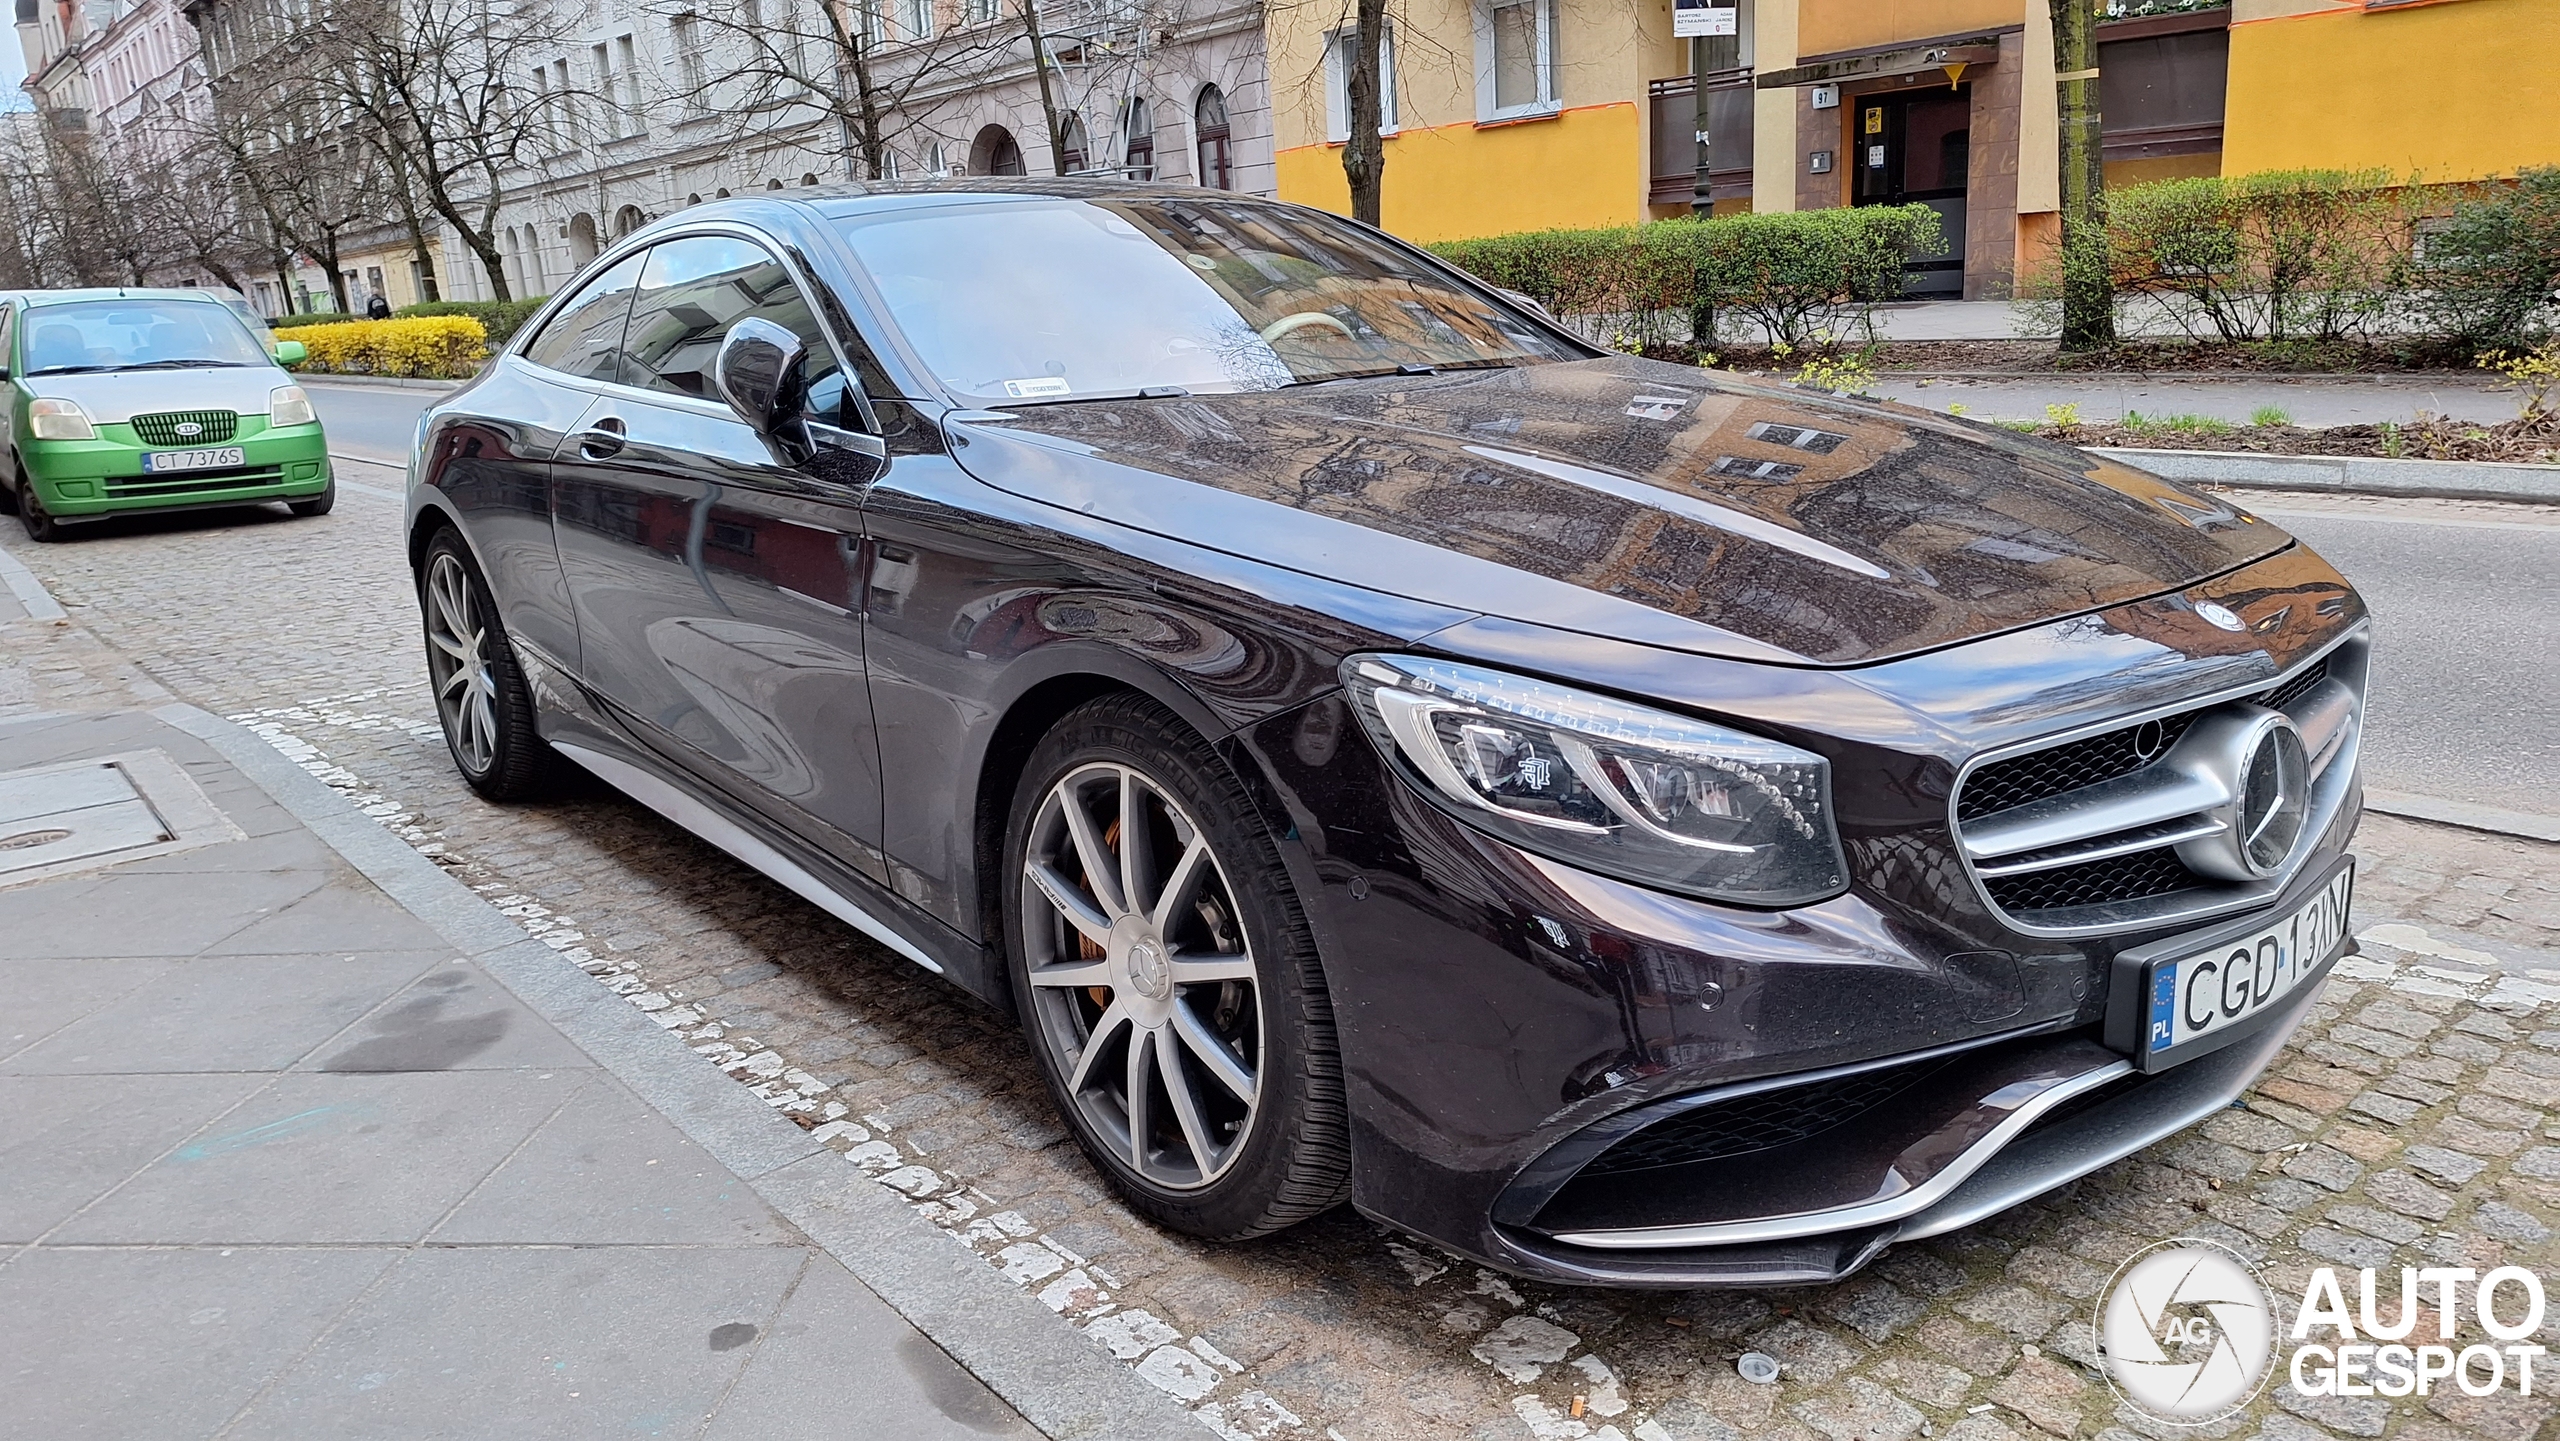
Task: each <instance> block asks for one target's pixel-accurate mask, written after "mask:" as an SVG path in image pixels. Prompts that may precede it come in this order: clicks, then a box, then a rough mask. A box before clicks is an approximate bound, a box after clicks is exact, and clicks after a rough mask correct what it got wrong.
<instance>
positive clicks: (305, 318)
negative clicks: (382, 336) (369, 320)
mask: <svg viewBox="0 0 2560 1441" xmlns="http://www.w3.org/2000/svg"><path fill="white" fill-rule="evenodd" d="M358 318H359V317H357V316H353V315H350V314H348V313H347V312H345V311H343V310H297V311H295V312H294V313H293V314H291V315H279V316H277V317H275V318H274V319H273V320H270V321H268V322H267V328H268V329H269V330H282V329H284V328H286V327H287V326H297V325H337V324H340V323H343V322H345V321H349V320H355V319H358Z"/></svg>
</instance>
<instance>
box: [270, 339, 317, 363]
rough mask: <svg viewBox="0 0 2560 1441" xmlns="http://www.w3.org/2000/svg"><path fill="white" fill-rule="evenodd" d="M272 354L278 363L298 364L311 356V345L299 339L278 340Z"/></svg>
mask: <svg viewBox="0 0 2560 1441" xmlns="http://www.w3.org/2000/svg"><path fill="white" fill-rule="evenodd" d="M274 354H275V357H276V364H278V365H300V364H301V363H302V362H304V361H306V360H309V359H310V358H311V347H310V346H307V345H305V344H303V343H302V342H301V341H299V340H279V341H277V342H276V343H275V351H274Z"/></svg>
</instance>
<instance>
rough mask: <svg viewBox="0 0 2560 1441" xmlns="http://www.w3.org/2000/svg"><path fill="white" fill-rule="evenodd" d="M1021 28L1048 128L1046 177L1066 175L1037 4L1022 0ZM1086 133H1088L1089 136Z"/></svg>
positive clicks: (1062, 128) (1063, 138) (1063, 133)
mask: <svg viewBox="0 0 2560 1441" xmlns="http://www.w3.org/2000/svg"><path fill="white" fill-rule="evenodd" d="M1022 28H1023V29H1024V30H1025V31H1026V32H1028V33H1029V35H1030V36H1031V68H1032V70H1033V71H1034V72H1036V73H1037V74H1038V75H1039V77H1040V118H1041V120H1042V122H1043V123H1045V124H1046V125H1047V126H1048V127H1049V173H1050V174H1052V175H1064V174H1066V173H1067V124H1066V121H1064V120H1063V119H1060V118H1059V115H1058V97H1057V95H1056V93H1055V92H1054V91H1052V90H1051V89H1050V86H1049V42H1048V41H1047V40H1046V39H1044V38H1042V36H1041V34H1040V0H1022ZM1088 133H1089V132H1088Z"/></svg>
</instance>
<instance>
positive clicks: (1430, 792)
mask: <svg viewBox="0 0 2560 1441" xmlns="http://www.w3.org/2000/svg"><path fill="white" fill-rule="evenodd" d="M1342 680H1343V684H1344V685H1345V686H1346V687H1348V688H1349V690H1350V692H1351V697H1352V701H1353V703H1354V705H1355V706H1356V707H1357V708H1358V710H1359V712H1360V719H1361V721H1362V723H1363V724H1364V725H1365V726H1366V727H1367V729H1368V732H1369V735H1370V738H1371V739H1372V740H1374V741H1375V742H1376V743H1377V746H1378V749H1379V750H1380V751H1382V752H1384V753H1385V754H1386V755H1387V757H1388V758H1389V760H1390V763H1400V765H1399V768H1400V769H1402V770H1403V771H1404V772H1405V774H1406V775H1408V776H1409V777H1411V778H1413V779H1414V780H1416V781H1417V782H1419V783H1420V785H1421V787H1422V791H1423V794H1425V795H1427V796H1429V797H1430V798H1431V799H1432V800H1434V801H1435V802H1437V803H1438V804H1439V805H1440V806H1441V807H1442V808H1443V809H1444V810H1447V811H1448V812H1450V813H1451V814H1452V815H1455V816H1456V817H1457V818H1459V819H1460V820H1463V821H1465V822H1467V823H1468V824H1470V825H1472V826H1475V827H1477V828H1478V829H1480V830H1484V831H1487V832H1490V833H1491V834H1493V835H1496V836H1499V837H1500V838H1502V839H1503V840H1506V841H1509V842H1511V843H1512V844H1514V845H1517V846H1519V847H1520V848H1521V849H1523V850H1529V851H1535V852H1537V853H1539V854H1541V855H1545V856H1552V857H1554V858H1555V859H1557V860H1560V861H1564V862H1566V863H1567V864H1570V865H1576V866H1581V867H1583V868H1585V869H1588V870H1594V871H1599V872H1602V873H1604V874H1607V875H1612V876H1617V877H1619V878H1621V879H1624V880H1631V881H1635V882H1638V883H1640V884H1643V885H1649V886H1657V887H1660V888H1662V889H1664V890H1670V891H1677V892H1680V893H1681V894H1684V895H1691V896H1697V897H1700V898H1702V899H1705V900H1714V901H1726V902H1731V903H1733V904H1737V905H1746V906H1799V905H1805V904H1808V903H1810V902H1813V901H1818V900H1822V899H1825V898H1826V897H1829V896H1832V895H1835V894H1837V893H1838V892H1839V891H1840V890H1841V889H1842V888H1843V887H1845V886H1846V885H1847V884H1848V868H1847V865H1846V863H1845V862H1844V861H1843V860H1842V857H1841V853H1840V842H1839V838H1838V836H1837V834H1836V833H1835V831H1834V829H1833V826H1832V817H1831V763H1830V762H1829V761H1827V760H1825V759H1824V758H1823V757H1821V756H1818V755H1815V754H1814V753H1812V752H1811V751H1806V750H1799V749H1797V748H1796V747H1794V746H1791V745H1787V744H1785V743H1784V742H1781V741H1774V740H1771V739H1769V738H1768V737H1766V736H1756V735H1750V734H1747V733H1745V732H1742V731H1737V730H1731V729H1728V728H1726V727H1724V726H1720V725H1714V724H1711V723H1709V722H1706V721H1702V720H1695V719H1692V718H1690V717H1688V716H1682V715H1674V714H1672V713H1670V712H1668V711H1660V710H1655V709H1653V708H1652V707H1650V706H1640V705H1634V704H1631V703H1629V702H1626V701H1622V700H1617V699H1615V698H1613V697H1609V696H1602V695H1593V694H1590V693H1588V692H1585V691H1578V690H1572V689H1568V688H1567V687H1564V686H1559V685H1550V684H1548V683H1547V682H1544V681H1537V680H1530V679H1528V678H1526V677H1524V676H1515V675H1508V674H1505V673H1503V672H1501V671H1495V670H1486V669H1483V668H1481V667H1477V666H1469V665H1459V664H1456V663H1454V662H1450V661H1439V660H1425V659H1421V658H1418V657H1413V656H1387V655H1356V656H1353V657H1351V658H1350V659H1349V660H1346V661H1344V662H1343V664H1342Z"/></svg>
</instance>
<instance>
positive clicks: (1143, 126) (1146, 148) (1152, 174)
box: [1120, 95, 1156, 180]
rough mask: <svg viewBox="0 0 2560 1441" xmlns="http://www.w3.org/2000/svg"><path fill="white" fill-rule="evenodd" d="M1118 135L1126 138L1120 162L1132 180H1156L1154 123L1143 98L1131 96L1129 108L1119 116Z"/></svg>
mask: <svg viewBox="0 0 2560 1441" xmlns="http://www.w3.org/2000/svg"><path fill="white" fill-rule="evenodd" d="M1120 133H1121V134H1122V135H1123V136H1125V137H1127V140H1126V146H1125V148H1124V149H1123V150H1122V151H1121V162H1122V163H1123V164H1125V165H1127V166H1128V167H1129V169H1128V175H1129V178H1130V179H1132V180H1153V179H1155V178H1156V123H1155V116H1154V115H1153V114H1152V113H1151V112H1150V111H1149V110H1148V108H1147V102H1146V99H1145V97H1143V96H1135V95H1133V96H1131V97H1130V98H1129V108H1128V109H1127V110H1126V111H1125V112H1123V113H1122V115H1121V124H1120Z"/></svg>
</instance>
